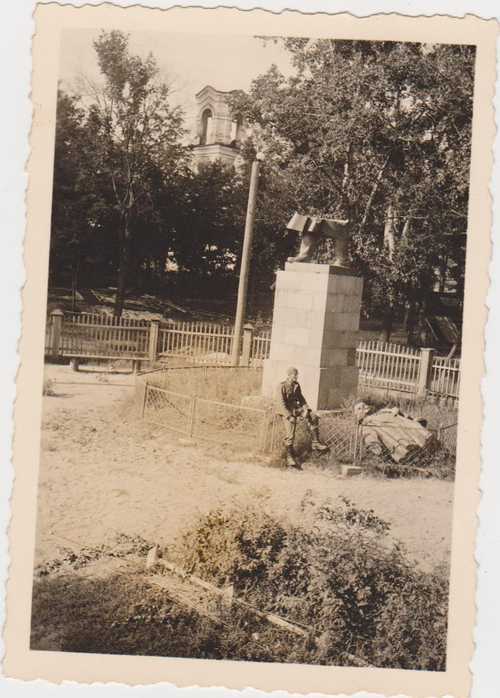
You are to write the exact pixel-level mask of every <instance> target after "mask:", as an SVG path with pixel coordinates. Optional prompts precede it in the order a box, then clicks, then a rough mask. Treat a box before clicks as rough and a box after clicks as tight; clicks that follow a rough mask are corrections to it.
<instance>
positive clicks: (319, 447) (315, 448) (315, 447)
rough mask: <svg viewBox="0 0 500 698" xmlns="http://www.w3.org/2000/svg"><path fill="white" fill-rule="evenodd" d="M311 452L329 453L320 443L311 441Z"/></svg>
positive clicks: (325, 446) (324, 445) (326, 447)
mask: <svg viewBox="0 0 500 698" xmlns="http://www.w3.org/2000/svg"><path fill="white" fill-rule="evenodd" d="M312 450H313V451H316V452H317V453H325V451H329V450H330V449H329V448H328V446H327V445H326V444H322V443H321V441H313V442H312Z"/></svg>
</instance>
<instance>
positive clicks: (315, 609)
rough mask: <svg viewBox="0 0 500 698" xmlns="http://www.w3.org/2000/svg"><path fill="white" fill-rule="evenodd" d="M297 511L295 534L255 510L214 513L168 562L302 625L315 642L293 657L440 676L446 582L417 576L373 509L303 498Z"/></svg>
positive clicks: (434, 576) (439, 576)
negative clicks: (301, 514)
mask: <svg viewBox="0 0 500 698" xmlns="http://www.w3.org/2000/svg"><path fill="white" fill-rule="evenodd" d="M303 510H304V523H305V524H306V525H305V526H302V527H300V528H299V527H297V526H293V525H291V524H288V523H284V522H280V521H278V520H276V519H274V518H273V517H270V516H268V515H266V514H264V513H262V512H258V511H256V510H254V509H246V510H243V511H242V510H236V511H231V512H223V511H220V510H218V511H213V512H211V513H210V514H208V515H207V516H205V517H204V518H203V519H201V520H200V522H199V525H198V526H197V527H196V528H195V529H193V530H192V531H190V532H188V533H187V534H186V535H184V537H183V538H182V539H181V540H180V541H179V544H178V545H177V548H176V558H177V561H178V563H179V564H181V565H182V566H183V567H184V568H186V569H188V570H189V571H190V572H191V573H194V574H197V575H199V576H201V577H203V578H205V579H207V580H209V581H212V582H213V583H215V584H218V585H225V584H233V585H234V587H235V591H236V593H237V595H240V596H242V597H244V598H245V599H246V600H247V601H249V602H251V603H253V604H255V605H256V606H258V607H259V608H260V609H261V610H266V611H268V612H273V613H277V614H279V615H282V616H283V617H285V618H287V619H288V620H290V621H291V622H296V623H299V624H303V625H306V626H307V627H309V628H311V632H312V635H313V636H314V638H315V642H314V643H313V645H311V647H309V648H308V649H307V652H306V656H305V657H303V659H302V660H301V661H307V662H310V663H328V664H342V663H345V664H349V663H350V659H349V655H351V656H352V655H355V656H356V657H357V658H358V659H360V660H362V661H365V662H368V663H369V664H373V665H375V666H380V667H398V668H404V669H426V670H444V668H445V656H446V624H447V598H448V597H447V580H446V578H445V576H444V575H443V574H439V573H435V574H428V573H423V572H420V571H418V570H417V569H416V566H415V565H414V564H413V563H412V562H411V561H410V560H409V559H408V557H407V555H406V553H405V551H404V550H403V549H402V548H401V546H400V545H398V544H396V543H394V542H391V539H390V538H389V536H388V530H389V526H388V524H387V523H386V522H385V521H383V520H381V519H379V518H378V517H377V516H376V515H375V514H374V513H373V512H372V511H367V510H360V509H357V508H356V507H354V506H353V505H352V504H351V503H350V502H349V501H348V500H342V501H341V502H340V503H339V504H338V505H336V506H332V505H331V504H329V503H326V504H323V505H322V506H318V505H316V504H315V503H314V502H310V501H307V500H306V501H304V503H303ZM294 642H296V640H295V641H294ZM270 651H272V648H270ZM288 661H290V659H288Z"/></svg>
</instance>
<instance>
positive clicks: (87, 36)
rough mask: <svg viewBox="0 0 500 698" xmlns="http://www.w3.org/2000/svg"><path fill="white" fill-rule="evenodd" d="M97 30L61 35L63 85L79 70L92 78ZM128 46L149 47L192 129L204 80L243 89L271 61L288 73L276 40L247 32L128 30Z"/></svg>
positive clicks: (73, 80)
mask: <svg viewBox="0 0 500 698" xmlns="http://www.w3.org/2000/svg"><path fill="white" fill-rule="evenodd" d="M99 31H100V30H99V29H95V30H94V29H85V30H83V29H81V30H72V31H67V32H65V33H64V35H63V37H62V40H61V50H60V69H59V71H60V72H59V75H60V80H61V82H62V84H63V86H66V87H76V80H77V78H78V76H79V75H81V74H85V75H86V76H87V77H90V78H92V79H96V78H98V76H99V68H98V65H97V61H96V55H95V50H94V47H93V45H92V42H93V40H94V39H96V38H97V37H98V35H99ZM130 50H131V52H132V53H135V54H139V55H141V56H143V57H145V56H147V55H148V53H149V52H151V53H152V54H153V55H154V57H155V58H156V61H157V63H158V65H159V68H160V71H161V74H162V77H163V78H164V79H165V80H166V82H168V83H169V84H170V83H172V84H173V94H172V103H173V104H176V105H177V104H178V105H180V106H182V107H183V109H184V110H185V112H186V126H187V127H188V128H189V129H193V128H194V113H195V100H194V95H195V94H196V93H197V92H198V91H199V90H201V89H202V88H203V87H204V86H205V85H207V84H209V85H212V87H215V88H216V89H218V90H233V89H243V90H247V89H248V88H249V87H250V83H251V81H252V79H253V78H255V77H257V76H258V75H260V74H261V73H263V72H265V71H267V70H268V68H269V67H270V66H271V65H272V64H273V63H275V64H276V65H277V66H278V68H279V69H280V70H281V71H282V72H283V73H284V74H285V75H288V74H290V72H291V70H292V69H291V65H290V61H289V58H288V54H287V52H286V51H285V50H284V49H283V47H282V46H281V45H280V44H278V43H273V42H272V41H267V42H265V43H264V42H263V41H262V40H261V39H257V38H254V37H251V36H225V35H221V36H216V35H215V36H205V35H199V36H197V37H196V39H194V38H193V35H192V34H190V35H189V37H187V36H186V35H182V34H166V33H163V32H162V33H160V32H143V31H141V32H133V33H131V34H130Z"/></svg>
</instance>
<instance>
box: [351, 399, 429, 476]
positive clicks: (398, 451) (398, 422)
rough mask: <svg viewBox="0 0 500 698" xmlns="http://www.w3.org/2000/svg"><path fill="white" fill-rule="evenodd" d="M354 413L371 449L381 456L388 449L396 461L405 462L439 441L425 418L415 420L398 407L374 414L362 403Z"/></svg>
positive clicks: (355, 408)
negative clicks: (428, 427) (429, 428)
mask: <svg viewBox="0 0 500 698" xmlns="http://www.w3.org/2000/svg"><path fill="white" fill-rule="evenodd" d="M354 414H355V416H356V418H357V420H358V424H359V425H360V429H361V438H362V439H363V442H364V445H365V447H366V448H367V450H368V451H370V452H371V453H373V454H374V455H377V456H381V455H382V454H383V453H384V451H385V452H386V453H388V454H389V455H390V457H391V459H392V460H393V461H394V462H395V463H404V462H405V461H407V460H408V459H409V458H411V457H412V456H413V455H414V454H415V453H416V452H417V451H424V450H426V449H427V448H429V447H430V446H432V445H433V444H434V443H435V440H436V437H435V436H434V434H433V433H432V432H430V431H429V430H428V429H427V428H426V426H427V423H426V421H425V420H417V419H413V418H412V417H410V416H408V415H405V414H403V413H402V412H400V410H399V409H398V408H397V407H386V408H384V409H381V410H378V411H377V412H373V413H371V412H370V408H369V406H368V405H367V404H366V403H364V402H358V403H356V405H355V406H354Z"/></svg>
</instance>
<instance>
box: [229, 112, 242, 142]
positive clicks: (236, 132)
mask: <svg viewBox="0 0 500 698" xmlns="http://www.w3.org/2000/svg"><path fill="white" fill-rule="evenodd" d="M242 126H243V119H242V118H241V116H240V115H236V116H234V117H233V120H232V122H231V139H230V140H231V143H235V142H237V141H239V140H241V130H242Z"/></svg>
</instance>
